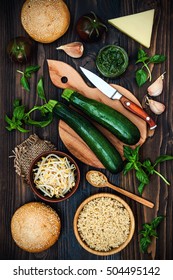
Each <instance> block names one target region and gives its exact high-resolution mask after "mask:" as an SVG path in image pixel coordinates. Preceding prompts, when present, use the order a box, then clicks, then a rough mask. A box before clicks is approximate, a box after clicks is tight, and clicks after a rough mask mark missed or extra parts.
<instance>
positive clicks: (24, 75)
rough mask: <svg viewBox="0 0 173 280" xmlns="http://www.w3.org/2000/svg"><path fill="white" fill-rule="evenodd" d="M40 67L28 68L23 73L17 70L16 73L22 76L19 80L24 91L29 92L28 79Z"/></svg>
mask: <svg viewBox="0 0 173 280" xmlns="http://www.w3.org/2000/svg"><path fill="white" fill-rule="evenodd" d="M39 68H40V66H38V65H35V66H28V67H26V69H25V70H24V71H21V70H17V72H18V73H20V74H21V75H22V77H21V78H20V84H21V85H22V86H23V88H24V89H25V90H26V91H28V92H29V91H30V85H29V79H30V78H31V76H32V74H33V73H35V72H37V71H38V70H39Z"/></svg>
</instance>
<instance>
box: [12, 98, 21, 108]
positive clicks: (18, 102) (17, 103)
mask: <svg viewBox="0 0 173 280" xmlns="http://www.w3.org/2000/svg"><path fill="white" fill-rule="evenodd" d="M18 106H20V100H19V99H15V100H14V102H13V108H16V107H18Z"/></svg>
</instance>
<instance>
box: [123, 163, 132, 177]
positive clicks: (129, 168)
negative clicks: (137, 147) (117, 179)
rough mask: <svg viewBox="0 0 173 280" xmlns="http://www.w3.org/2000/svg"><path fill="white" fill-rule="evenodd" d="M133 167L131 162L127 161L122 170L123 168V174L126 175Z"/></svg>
mask: <svg viewBox="0 0 173 280" xmlns="http://www.w3.org/2000/svg"><path fill="white" fill-rule="evenodd" d="M133 168H134V164H133V162H128V163H127V164H126V165H125V167H124V170H123V172H124V175H126V174H127V172H129V171H130V170H132V169H133Z"/></svg>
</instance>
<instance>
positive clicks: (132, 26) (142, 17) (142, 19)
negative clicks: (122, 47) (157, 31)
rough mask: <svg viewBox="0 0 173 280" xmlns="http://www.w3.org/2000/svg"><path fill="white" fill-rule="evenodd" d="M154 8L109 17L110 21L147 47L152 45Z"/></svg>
mask: <svg viewBox="0 0 173 280" xmlns="http://www.w3.org/2000/svg"><path fill="white" fill-rule="evenodd" d="M154 11H155V10H154V9H152V10H148V11H145V12H141V13H137V14H133V15H127V16H123V17H119V18H114V19H109V20H108V22H109V23H110V24H112V25H113V26H114V27H116V28H117V29H119V30H120V31H121V32H123V33H125V34H126V35H128V36H129V37H131V38H132V39H134V40H135V41H137V42H138V43H140V44H141V45H143V46H144V47H146V48H149V47H150V44H151V35H152V29H153V22H154Z"/></svg>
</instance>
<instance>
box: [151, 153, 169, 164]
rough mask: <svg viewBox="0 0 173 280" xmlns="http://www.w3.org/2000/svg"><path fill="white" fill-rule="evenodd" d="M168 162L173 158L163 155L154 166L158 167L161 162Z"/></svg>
mask: <svg viewBox="0 0 173 280" xmlns="http://www.w3.org/2000/svg"><path fill="white" fill-rule="evenodd" d="M167 160H173V156H169V155H161V156H159V157H158V158H157V159H156V160H155V162H154V165H153V166H156V165H157V164H158V163H161V162H164V161H167Z"/></svg>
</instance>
